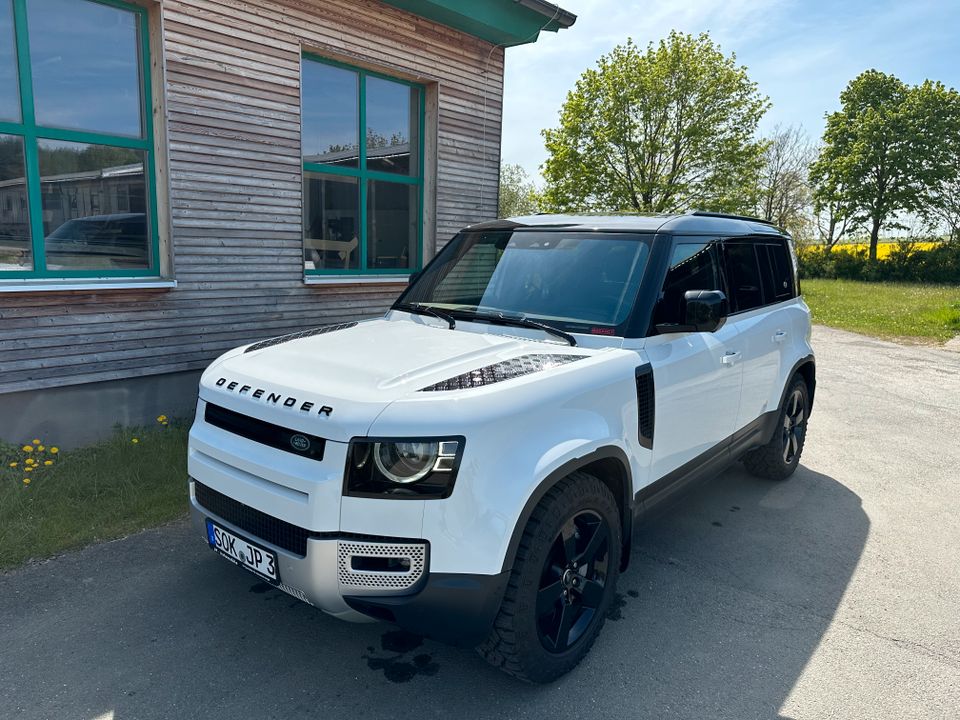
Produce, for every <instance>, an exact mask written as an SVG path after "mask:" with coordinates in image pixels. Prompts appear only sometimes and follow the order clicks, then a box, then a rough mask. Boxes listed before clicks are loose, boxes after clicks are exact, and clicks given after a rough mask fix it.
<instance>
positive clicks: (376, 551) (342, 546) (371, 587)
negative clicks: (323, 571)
mask: <svg viewBox="0 0 960 720" xmlns="http://www.w3.org/2000/svg"><path fill="white" fill-rule="evenodd" d="M354 558H359V559H361V560H363V559H383V560H392V561H399V562H403V563H405V564H406V568H405V569H403V570H400V571H386V570H362V569H357V568H355V567H354V561H353V560H354ZM426 566H427V546H426V545H425V544H423V543H376V542H362V541H352V540H351V541H344V540H341V541H340V542H338V543H337V570H338V573H337V574H338V576H339V580H340V586H341V589H342V590H344V591H346V592H348V593H351V594H355V595H364V594H380V593H381V592H382V591H386V592H388V593H396V592H398V591H400V592H402V591H404V590H410V589H411V588H412V587H413V586H414V585H416V584H417V581H418V580H419V579H420V578H421V577H423V573H424V571H425V570H426Z"/></svg>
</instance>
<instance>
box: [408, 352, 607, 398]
mask: <svg viewBox="0 0 960 720" xmlns="http://www.w3.org/2000/svg"><path fill="white" fill-rule="evenodd" d="M586 357H589V355H550V354H530V355H520V356H518V357H515V358H511V359H510V360H502V361H501V362H498V363H494V364H493V365H486V366H484V367H482V368H477V369H476V370H471V371H470V372H466V373H463V374H462V375H455V376H454V377H452V378H447V379H446V380H441V381H440V382H438V383H434V384H433V385H428V386H427V387H425V388H421V389H420V392H438V391H443V390H468V389H469V388H478V387H484V386H486V385H493V384H494V383H498V382H503V381H504V380H512V379H513V378H518V377H522V376H524V375H530V374H531V373H536V372H541V371H543V370H549V369H550V368H555V367H560V366H561V365H566V364H567V363H570V362H575V361H577V360H583V359H584V358H586Z"/></svg>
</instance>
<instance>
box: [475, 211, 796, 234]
mask: <svg viewBox="0 0 960 720" xmlns="http://www.w3.org/2000/svg"><path fill="white" fill-rule="evenodd" d="M519 228H531V229H532V228H538V229H544V230H574V231H579V232H589V231H595V230H607V231H618V232H631V231H633V232H656V231H663V232H671V233H707V234H709V233H723V234H725V235H756V234H769V235H785V234H786V233H785V232H784V231H782V230H780V229H779V228H777V227H776V226H775V225H774V224H773V223H771V222H768V221H767V220H761V219H760V218H752V217H747V216H745V215H727V214H724V213H713V212H705V211H702V210H694V211H691V212H688V213H683V214H664V215H657V214H649V215H639V214H638V215H589V214H588V215H547V214H540V215H524V216H522V217H513V218H507V219H504V220H491V221H489V222H483V223H478V224H477V225H471V226H470V229H471V230H509V229H519Z"/></svg>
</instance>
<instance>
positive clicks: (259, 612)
mask: <svg viewBox="0 0 960 720" xmlns="http://www.w3.org/2000/svg"><path fill="white" fill-rule="evenodd" d="M868 529H869V522H868V520H867V516H866V515H865V514H864V512H863V510H862V508H861V504H860V499H859V497H858V496H857V495H855V494H854V493H852V492H850V491H849V490H848V489H847V488H845V487H844V486H843V485H841V484H840V483H838V482H837V481H836V480H834V479H832V478H830V477H828V476H826V475H823V474H820V473H817V472H815V471H813V470H810V469H808V468H805V467H801V468H800V469H799V470H798V471H797V473H796V474H795V476H794V477H793V478H792V479H791V480H790V481H788V482H783V483H771V482H767V481H762V480H758V479H756V478H753V477H751V476H749V475H747V474H746V473H745V472H743V471H742V469H740V468H739V466H737V467H734V468H732V469H730V470H727V471H726V472H725V473H723V474H722V475H720V476H718V477H717V478H715V479H713V480H712V481H711V482H709V483H708V484H705V485H702V486H700V487H698V488H695V489H692V490H690V491H689V492H687V493H686V494H685V496H684V497H683V498H682V499H681V500H680V501H678V502H677V503H675V504H674V505H673V506H672V507H670V508H668V509H666V510H665V511H662V512H661V513H660V514H659V515H658V516H657V517H655V518H652V519H649V520H647V521H645V522H643V523H641V524H640V525H639V526H638V527H637V528H636V531H635V534H634V550H633V554H632V558H631V564H630V567H629V569H628V570H627V572H626V573H625V574H624V575H623V576H622V577H621V580H620V584H619V587H618V595H617V598H616V602H615V603H614V606H613V608H612V609H611V611H610V613H609V615H608V621H607V623H606V626H605V628H604V630H603V633H602V634H601V635H600V637H599V639H598V641H597V643H596V645H595V646H594V648H593V649H592V651H591V652H590V654H589V655H588V656H587V658H586V659H585V660H584V662H583V663H581V665H580V666H579V667H578V668H576V669H575V670H574V671H573V672H571V673H570V674H569V675H567V676H565V677H564V678H562V679H560V680H559V681H557V682H556V683H553V684H552V685H548V686H531V685H525V684H522V683H519V682H518V681H516V680H513V679H511V678H510V677H508V676H506V675H504V674H502V673H500V672H499V671H497V670H495V669H494V668H491V667H489V666H488V665H486V664H485V663H484V662H483V661H482V660H481V659H480V658H479V657H478V656H477V655H476V654H475V653H473V652H471V651H469V650H461V649H457V648H453V647H448V646H445V645H442V644H440V643H436V642H434V641H431V640H428V639H424V638H421V637H419V636H416V635H412V634H410V633H405V632H403V631H400V630H398V629H397V628H395V627H392V626H390V625H386V624H378V623H374V624H366V625H355V624H349V623H344V622H341V621H338V620H335V619H333V618H331V617H328V616H326V615H324V614H323V613H320V612H318V611H316V610H314V609H312V608H310V607H309V606H307V605H305V604H304V603H301V602H299V601H297V600H295V599H293V598H292V597H289V596H288V595H285V594H284V593H282V592H280V591H278V590H275V589H274V588H272V587H270V586H268V585H264V584H262V583H260V582H258V581H257V580H256V578H255V577H254V576H252V575H250V574H249V573H246V572H245V571H243V570H241V569H240V568H237V567H234V566H232V565H230V564H229V563H226V562H224V561H222V560H221V559H219V558H217V557H216V556H215V555H214V554H213V553H212V552H209V551H208V550H206V549H205V548H204V546H203V541H202V539H200V538H197V537H195V536H194V531H193V530H192V529H190V527H189V526H188V525H187V524H186V523H184V524H182V525H179V526H176V527H174V528H172V529H168V530H167V531H165V534H164V533H161V532H156V533H144V534H143V535H141V536H137V537H135V538H131V539H130V540H129V541H125V544H122V545H121V544H117V545H114V552H122V553H131V557H130V558H128V559H127V560H126V561H127V562H128V563H130V564H131V565H132V564H134V563H136V562H137V561H136V556H137V553H138V552H140V551H139V550H138V549H137V546H136V543H145V544H146V545H145V547H146V549H147V550H148V551H149V553H151V557H152V558H154V565H153V566H152V567H151V568H150V569H149V571H141V570H137V569H136V568H134V567H130V568H128V570H127V572H129V573H130V579H131V581H132V580H133V579H134V578H135V579H136V582H130V583H128V584H127V585H125V586H123V587H121V588H119V589H117V590H115V591H113V592H115V597H114V598H113V601H112V602H110V603H107V604H104V605H103V607H101V606H100V605H93V604H92V601H91V604H90V606H89V607H88V606H87V600H85V598H84V597H76V598H75V599H74V600H73V602H74V606H73V607H74V612H75V613H76V615H77V616H78V617H82V619H83V627H82V628H80V629H74V630H72V631H71V634H70V636H69V640H60V639H51V638H47V633H44V634H43V639H42V640H39V641H38V640H36V635H34V648H33V651H34V654H35V657H36V663H37V664H36V667H37V668H38V670H37V673H38V675H37V676H36V677H28V678H26V679H25V680H23V681H22V684H20V685H18V686H17V688H16V690H14V693H15V695H17V696H19V697H14V698H13V699H14V703H15V706H18V707H26V708H27V712H25V713H24V716H25V717H32V716H33V715H31V712H30V708H33V709H34V710H35V711H36V712H37V715H36V716H37V717H45V716H71V717H90V718H94V717H99V716H101V715H106V714H107V713H111V712H112V713H113V715H112V716H110V715H106V716H107V717H113V718H114V719H115V720H121V719H124V718H138V719H140V718H154V717H155V718H165V717H173V716H174V715H176V716H177V717H197V718H211V717H241V718H245V717H271V718H274V717H275V718H300V717H320V718H346V717H363V718H379V717H383V718H391V720H397V719H399V718H408V717H409V718H417V719H418V720H422V719H423V718H429V717H442V718H449V717H458V716H459V717H465V718H474V717H498V718H521V717H523V718H539V717H552V718H566V717H571V718H574V717H575V718H579V719H582V718H584V717H597V718H605V717H613V716H615V715H616V716H624V717H650V718H698V719H699V718H705V717H709V718H737V719H738V720H739V719H741V718H775V717H778V716H779V713H780V712H781V708H782V707H783V705H784V702H785V700H786V698H787V696H788V694H789V693H790V692H791V690H792V689H793V687H794V685H795V684H796V683H797V680H798V678H799V677H800V675H801V673H802V672H803V669H804V667H805V665H806V664H807V662H808V661H809V660H810V657H811V655H812V654H813V653H814V652H815V651H816V649H817V646H818V644H819V643H820V641H821V638H822V637H823V635H824V633H825V631H826V630H827V627H828V626H829V624H830V622H831V619H832V617H833V615H834V613H835V612H836V609H837V607H838V605H839V603H840V601H841V598H842V597H843V594H844V591H845V589H846V588H847V585H848V583H849V581H850V578H851V576H852V574H853V572H854V569H855V568H856V566H857V563H858V560H859V558H860V555H861V552H862V550H863V547H864V543H865V541H866V538H867V532H868ZM144 538H146V539H144ZM131 543H133V545H131ZM84 552H87V551H84ZM96 552H99V551H97V550H94V553H96ZM81 554H82V553H81ZM96 557H98V556H96V555H95V556H94V558H93V560H94V561H95V560H96ZM87 562H88V563H89V562H90V560H88V561H87ZM104 562H106V560H104ZM111 562H116V561H115V560H114V561H111ZM105 572H106V575H105V576H101V578H100V579H101V581H102V580H104V579H106V580H107V581H109V580H110V575H109V572H108V571H105ZM49 602H50V603H54V600H53V599H51V600H49ZM56 602H59V601H56ZM64 602H66V600H64ZM44 612H47V616H48V617H50V618H56V617H57V614H56V612H55V610H54V609H53V608H52V607H51V608H47V609H45V610H44ZM64 622H65V623H67V619H66V618H65V619H64ZM49 631H50V632H56V631H57V628H56V626H52V627H50V628H49ZM58 643H59V644H58ZM61 681H62V682H63V685H64V686H65V687H69V688H70V690H69V691H67V692H66V694H64V693H60V694H58V695H56V696H55V698H58V700H57V703H59V704H51V703H54V699H55V698H54V696H49V697H48V696H47V695H45V694H44V690H43V688H45V687H47V688H49V687H54V686H58V683H60V682H61ZM31 688H33V689H31ZM31 693H35V700H36V702H35V703H33V702H29V703H28V702H18V701H23V700H24V699H25V698H26V697H27V696H29V695H30V694H31Z"/></svg>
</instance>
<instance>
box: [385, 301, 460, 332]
mask: <svg viewBox="0 0 960 720" xmlns="http://www.w3.org/2000/svg"><path fill="white" fill-rule="evenodd" d="M393 309H394V310H403V311H405V312H410V313H414V314H415V315H430V316H432V317H435V318H439V319H440V320H443V321H444V322H445V323H446V324H447V325H449V326H450V329H451V330H453V329H454V328H455V327H456V326H457V321H456V320H455V319H454V318H453V315H450V314H449V313H445V312H443V311H442V310H437V309H436V308H435V307H431V306H430V305H424V304H423V303H397V304H395V305H394V306H393Z"/></svg>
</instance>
